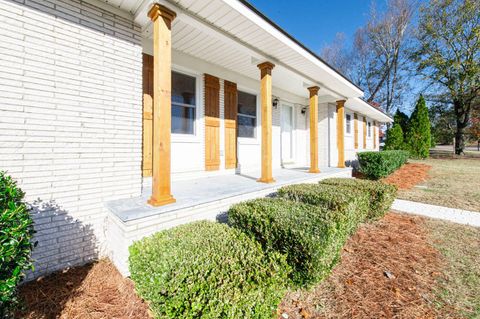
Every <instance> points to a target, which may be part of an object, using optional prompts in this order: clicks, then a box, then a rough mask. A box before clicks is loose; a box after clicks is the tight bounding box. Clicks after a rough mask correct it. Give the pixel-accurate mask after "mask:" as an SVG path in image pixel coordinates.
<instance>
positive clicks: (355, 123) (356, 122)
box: [353, 113, 358, 149]
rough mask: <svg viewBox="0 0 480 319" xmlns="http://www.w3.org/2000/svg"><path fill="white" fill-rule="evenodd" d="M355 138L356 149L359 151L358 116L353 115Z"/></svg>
mask: <svg viewBox="0 0 480 319" xmlns="http://www.w3.org/2000/svg"><path fill="white" fill-rule="evenodd" d="M353 138H354V144H355V146H354V147H355V149H358V114H357V113H353Z"/></svg>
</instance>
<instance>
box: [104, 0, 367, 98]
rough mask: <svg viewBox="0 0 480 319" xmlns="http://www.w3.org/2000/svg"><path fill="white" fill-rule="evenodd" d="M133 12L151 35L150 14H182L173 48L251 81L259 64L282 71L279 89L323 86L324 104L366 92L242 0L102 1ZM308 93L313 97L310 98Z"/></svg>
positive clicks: (300, 91)
mask: <svg viewBox="0 0 480 319" xmlns="http://www.w3.org/2000/svg"><path fill="white" fill-rule="evenodd" d="M101 1H104V2H107V3H109V4H111V5H114V6H116V7H118V8H119V9H121V10H125V11H129V12H130V13H131V14H133V15H134V17H135V21H136V22H137V23H138V24H140V25H141V26H142V27H143V30H144V35H145V37H149V35H150V34H151V23H150V21H149V19H148V17H147V12H148V9H149V8H150V6H151V5H152V3H155V2H157V3H161V4H163V5H165V6H167V7H170V8H171V9H173V10H174V11H175V12H176V13H177V18H176V19H175V21H174V25H173V41H172V45H173V48H174V49H175V50H178V51H180V52H184V53H187V54H190V55H193V56H195V57H198V58H201V59H203V60H206V61H209V62H213V63H215V64H217V65H220V66H222V67H225V68H228V69H230V70H234V71H236V72H238V73H240V74H242V75H245V76H248V77H250V78H254V79H258V77H259V75H258V69H257V68H256V64H257V63H260V62H263V61H265V60H269V61H270V62H273V63H274V64H275V65H276V68H275V70H274V73H273V77H274V78H273V80H274V83H275V86H277V87H279V88H282V89H286V90H288V91H290V92H292V93H294V94H297V95H300V96H305V97H306V96H307V95H308V94H307V93H308V91H307V90H306V88H307V87H308V86H311V85H319V86H320V88H322V90H321V91H320V92H319V95H321V96H322V95H323V97H322V98H321V99H320V100H323V101H327V100H329V101H334V100H335V99H341V98H350V97H356V96H361V95H362V91H361V90H360V89H359V88H357V87H356V86H355V85H353V84H352V83H351V82H349V81H348V80H346V79H345V78H344V77H343V76H341V75H339V74H338V73H337V72H336V71H335V70H333V69H332V68H331V67H329V66H328V65H326V64H325V63H324V62H322V61H320V60H319V59H318V57H316V56H315V55H314V54H313V53H311V52H309V51H308V50H307V49H306V48H304V47H302V46H301V45H300V44H298V43H297V42H295V41H294V40H293V39H292V38H290V37H289V36H288V35H286V34H284V33H283V32H282V31H280V30H278V29H277V28H276V27H274V26H273V25H272V24H271V23H270V22H267V21H266V20H265V19H264V18H262V17H261V16H259V14H258V13H256V12H254V11H253V9H252V8H249V7H248V5H246V4H245V3H243V2H241V1H238V0H101ZM305 91H307V92H305Z"/></svg>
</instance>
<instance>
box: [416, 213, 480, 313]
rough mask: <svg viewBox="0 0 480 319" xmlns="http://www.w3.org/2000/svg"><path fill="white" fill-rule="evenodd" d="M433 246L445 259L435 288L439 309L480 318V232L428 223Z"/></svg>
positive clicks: (434, 221)
mask: <svg viewBox="0 0 480 319" xmlns="http://www.w3.org/2000/svg"><path fill="white" fill-rule="evenodd" d="M425 228H426V229H427V230H428V233H429V239H430V242H431V244H432V245H433V246H434V247H435V248H436V249H438V250H439V251H440V252H441V254H442V256H443V264H444V267H443V274H444V276H442V277H441V278H440V279H439V280H438V282H437V288H436V295H437V305H438V307H440V308H442V307H451V308H453V309H455V310H456V312H457V313H459V314H460V315H461V316H462V317H465V318H472V319H473V318H480V293H479V291H480V228H473V227H468V226H461V225H457V224H453V223H448V222H442V221H438V220H426V222H425Z"/></svg>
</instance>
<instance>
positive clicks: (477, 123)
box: [468, 99, 480, 151]
mask: <svg viewBox="0 0 480 319" xmlns="http://www.w3.org/2000/svg"><path fill="white" fill-rule="evenodd" d="M468 134H469V137H470V140H471V141H472V142H476V143H477V149H478V150H479V151H480V99H479V101H478V104H475V106H474V107H473V110H472V116H471V117H470V125H469V127H468Z"/></svg>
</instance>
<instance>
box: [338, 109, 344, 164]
mask: <svg viewBox="0 0 480 319" xmlns="http://www.w3.org/2000/svg"><path fill="white" fill-rule="evenodd" d="M344 117H345V100H339V101H337V149H338V165H337V166H338V167H340V168H344V167H345V128H344V125H345V124H344V123H345V119H344Z"/></svg>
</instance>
